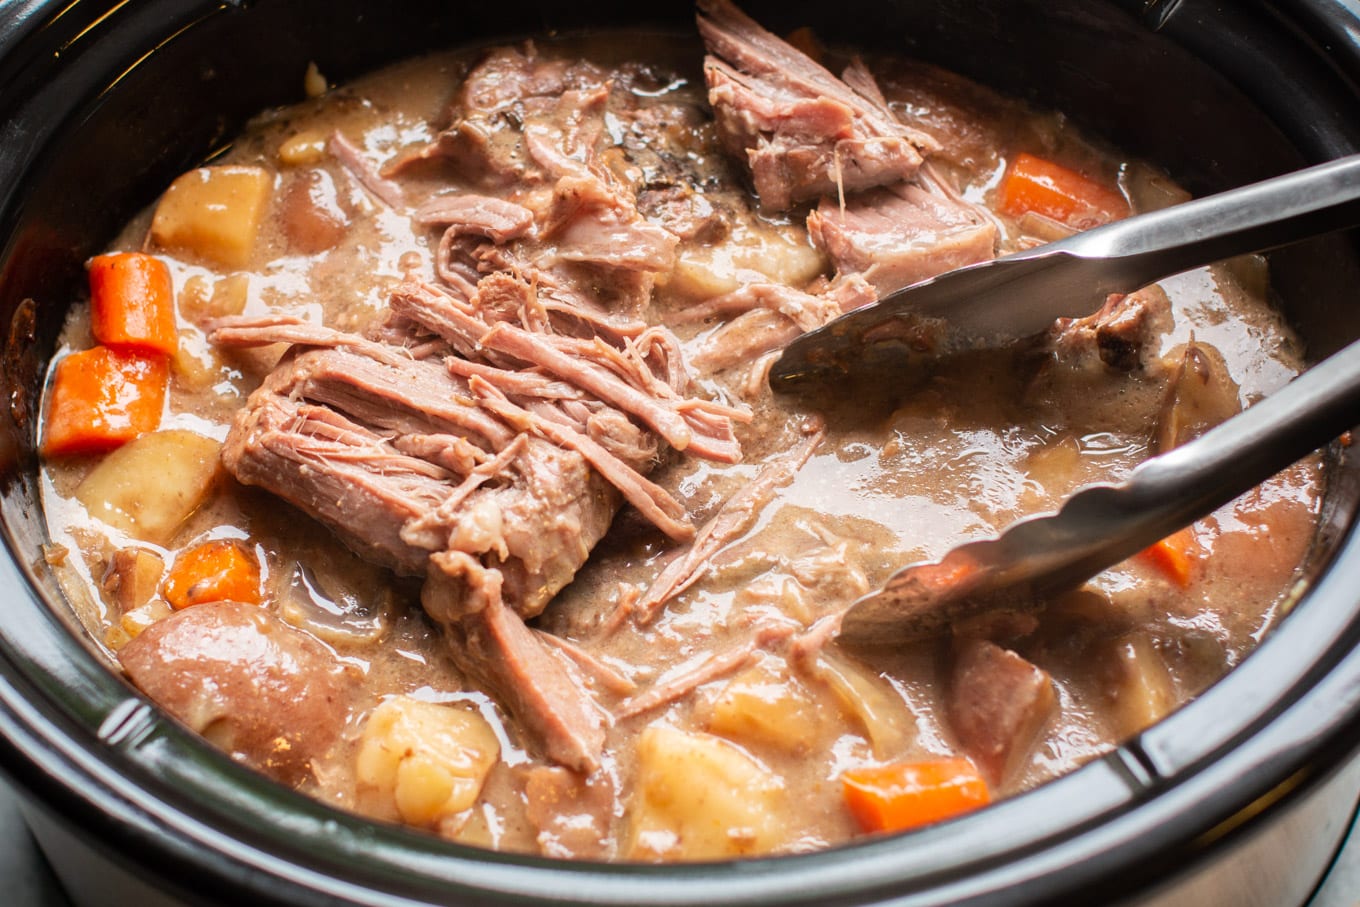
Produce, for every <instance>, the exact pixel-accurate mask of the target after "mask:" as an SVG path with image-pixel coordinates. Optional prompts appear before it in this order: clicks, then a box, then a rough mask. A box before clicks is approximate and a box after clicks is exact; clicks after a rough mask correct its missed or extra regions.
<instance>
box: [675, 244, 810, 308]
mask: <svg viewBox="0 0 1360 907" xmlns="http://www.w3.org/2000/svg"><path fill="white" fill-rule="evenodd" d="M825 270H826V259H825V258H824V257H823V256H822V253H821V252H819V251H818V250H816V249H814V248H813V247H812V246H810V245H808V244H807V243H806V242H795V241H794V240H793V239H792V238H790V237H789V236H786V235H785V234H783V233H779V232H776V231H774V230H750V231H742V232H741V233H739V234H737V235H735V236H734V237H733V238H732V239H731V240H729V241H728V242H725V243H722V244H721V245H716V246H697V247H692V248H688V247H687V248H685V249H683V250H682V251H681V252H680V255H679V258H678V259H677V260H676V263H675V270H674V271H673V272H672V274H671V275H670V277H669V281H670V282H669V286H670V288H671V290H672V291H673V292H675V293H677V294H679V295H681V296H685V297H687V298H689V299H695V300H701V299H711V298H713V297H714V296H721V295H723V294H725V293H731V292H732V291H733V290H735V289H737V288H738V287H740V286H741V285H742V284H745V283H751V282H752V281H757V282H759V281H762V280H768V281H770V282H772V283H778V284H783V285H785V286H790V287H795V288H802V287H803V286H805V285H807V284H808V283H809V282H810V281H812V280H813V279H814V278H815V277H817V275H819V274H821V273H822V272H823V271H825Z"/></svg>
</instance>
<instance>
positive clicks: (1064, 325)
mask: <svg viewBox="0 0 1360 907" xmlns="http://www.w3.org/2000/svg"><path fill="white" fill-rule="evenodd" d="M1171 324H1172V317H1171V300H1170V299H1168V298H1167V295H1166V291H1165V290H1163V289H1162V288H1161V287H1159V286H1157V285H1156V284H1153V285H1152V286H1149V287H1144V288H1143V289H1141V290H1139V291H1137V292H1136V293H1129V294H1128V295H1121V294H1118V293H1114V294H1111V295H1110V297H1109V298H1108V299H1106V300H1105V304H1104V305H1103V306H1101V307H1100V310H1099V311H1097V312H1095V313H1094V314H1092V315H1088V316H1086V317H1085V318H1063V319H1060V320H1059V321H1058V322H1057V323H1056V324H1055V325H1054V327H1053V330H1052V331H1051V332H1050V335H1049V346H1050V348H1051V349H1052V350H1053V351H1054V353H1055V355H1056V356H1057V357H1058V358H1059V359H1062V360H1064V361H1066V362H1068V363H1070V364H1073V365H1076V364H1085V365H1089V366H1094V365H1095V364H1096V363H1097V362H1099V363H1101V364H1103V365H1104V366H1105V367H1107V368H1110V369H1114V370H1116V371H1121V372H1131V371H1134V370H1136V369H1141V368H1143V367H1144V366H1146V365H1147V362H1148V358H1149V356H1155V355H1156V353H1157V350H1156V348H1155V346H1154V343H1153V342H1154V341H1155V340H1157V339H1158V338H1160V337H1161V336H1162V335H1163V334H1165V333H1166V332H1167V331H1169V330H1170V329H1171Z"/></svg>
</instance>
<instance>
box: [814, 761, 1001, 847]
mask: <svg viewBox="0 0 1360 907" xmlns="http://www.w3.org/2000/svg"><path fill="white" fill-rule="evenodd" d="M841 790H842V793H843V794H844V796H845V803H846V806H848V807H849V808H850V812H851V814H853V815H854V817H855V819H856V820H857V821H858V822H859V825H860V828H862V829H863V830H864V831H867V832H877V831H904V830H906V829H908V828H916V827H918V826H921V825H929V824H930V823H932V822H939V821H941V820H943V819H948V818H951V817H953V816H958V815H962V814H963V813H966V812H971V811H972V810H975V809H978V808H980V807H983V806H986V805H987V803H988V802H990V800H991V794H990V793H989V792H988V790H987V782H986V781H984V780H983V778H982V775H981V774H979V773H978V770H977V769H976V768H975V767H974V766H973V763H972V762H970V761H968V760H967V759H932V760H928V761H924V762H894V763H892V764H890V765H884V766H879V767H876V768H859V769H851V770H849V771H847V772H845V773H844V774H843V775H841Z"/></svg>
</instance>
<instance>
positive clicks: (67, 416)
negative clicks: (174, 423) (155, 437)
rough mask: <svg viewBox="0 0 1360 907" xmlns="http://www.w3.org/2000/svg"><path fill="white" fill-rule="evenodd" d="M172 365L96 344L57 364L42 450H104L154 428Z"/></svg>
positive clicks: (68, 453)
mask: <svg viewBox="0 0 1360 907" xmlns="http://www.w3.org/2000/svg"><path fill="white" fill-rule="evenodd" d="M169 376H170V367H169V364H168V363H167V361H166V359H165V357H164V356H144V355H142V354H140V353H135V352H130V351H125V350H116V349H112V348H110V347H106V346H97V347H94V348H93V349H89V350H85V351H83V352H79V353H72V354H70V355H69V356H67V357H66V358H64V359H62V360H61V361H60V362H59V363H57V371H56V376H55V377H54V378H53V381H52V391H51V403H50V404H49V407H48V411H47V428H46V433H45V436H44V438H43V444H42V451H43V454H44V455H46V456H49V457H61V456H72V455H76V454H92V453H105V452H107V451H110V450H113V449H114V448H116V447H119V446H121V445H123V444H126V443H127V442H128V441H131V440H132V439H133V438H136V437H139V436H141V435H143V434H145V433H147V432H150V431H155V430H156V428H157V427H158V426H159V425H160V422H161V409H162V408H163V406H164V404H165V386H166V382H167V381H168V380H169Z"/></svg>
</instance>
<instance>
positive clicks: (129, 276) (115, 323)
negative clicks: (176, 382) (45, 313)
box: [90, 252, 179, 356]
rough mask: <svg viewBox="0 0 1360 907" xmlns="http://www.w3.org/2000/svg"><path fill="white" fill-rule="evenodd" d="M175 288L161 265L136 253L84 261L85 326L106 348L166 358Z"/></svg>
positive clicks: (172, 343) (171, 348) (173, 340)
mask: <svg viewBox="0 0 1360 907" xmlns="http://www.w3.org/2000/svg"><path fill="white" fill-rule="evenodd" d="M174 300H175V288H174V283H173V282H172V281H171V279H170V269H169V268H168V267H166V265H165V262H163V261H161V260H160V259H159V258H156V257H155V256H152V255H145V254H143V253H141V252H122V253H118V254H113V255H100V256H97V257H95V258H93V259H91V261H90V322H91V325H90V326H91V328H92V329H93V330H94V336H95V339H96V340H98V341H99V342H100V343H102V344H104V345H106V346H115V347H119V348H127V349H134V350H141V351H143V352H148V353H164V354H165V355H167V356H168V355H172V354H173V353H174V352H175V350H176V348H177V347H178V344H179V340H178V338H177V337H176V334H175V303H174Z"/></svg>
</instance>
